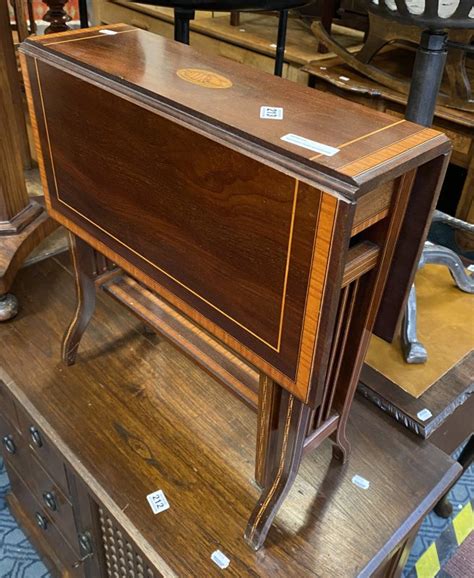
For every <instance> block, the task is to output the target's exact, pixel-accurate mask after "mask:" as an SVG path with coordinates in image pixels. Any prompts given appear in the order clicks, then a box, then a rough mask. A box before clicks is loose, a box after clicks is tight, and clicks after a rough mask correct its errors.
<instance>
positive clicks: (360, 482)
mask: <svg viewBox="0 0 474 578" xmlns="http://www.w3.org/2000/svg"><path fill="white" fill-rule="evenodd" d="M352 483H353V484H354V485H355V486H357V487H358V488H362V490H368V489H369V486H370V482H369V480H366V479H365V478H363V477H362V476H359V475H358V474H356V475H355V476H354V477H353V478H352Z"/></svg>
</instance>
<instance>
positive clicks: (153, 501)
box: [146, 490, 170, 514]
mask: <svg viewBox="0 0 474 578" xmlns="http://www.w3.org/2000/svg"><path fill="white" fill-rule="evenodd" d="M146 499H147V500H148V503H149V504H150V507H151V509H152V511H153V513H154V514H159V513H160V512H164V511H165V510H167V509H168V508H169V507H170V505H169V503H168V500H167V499H166V496H165V494H164V493H163V490H157V491H156V492H152V493H151V494H148V496H147V497H146Z"/></svg>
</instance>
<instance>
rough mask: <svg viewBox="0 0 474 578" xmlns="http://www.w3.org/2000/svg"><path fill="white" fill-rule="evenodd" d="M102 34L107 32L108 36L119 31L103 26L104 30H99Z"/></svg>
mask: <svg viewBox="0 0 474 578" xmlns="http://www.w3.org/2000/svg"><path fill="white" fill-rule="evenodd" d="M99 32H100V34H107V35H108V36H113V35H114V34H117V32H116V31H115V30H109V29H108V28H103V29H102V30H99Z"/></svg>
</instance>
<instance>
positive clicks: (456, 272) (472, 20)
mask: <svg viewBox="0 0 474 578" xmlns="http://www.w3.org/2000/svg"><path fill="white" fill-rule="evenodd" d="M370 12H371V13H372V14H373V17H372V21H371V24H373V25H375V24H376V23H378V24H377V30H378V31H379V33H378V35H377V33H374V34H373V36H372V37H371V35H370V33H369V38H368V39H367V41H366V44H365V46H364V48H363V49H362V50H361V52H360V53H359V54H358V56H357V57H354V56H353V55H351V54H349V53H348V52H347V51H346V50H344V49H342V48H341V47H338V46H337V43H335V42H334V41H333V40H331V39H330V38H329V36H328V34H327V33H326V32H325V31H324V29H323V27H322V26H321V25H320V26H319V33H320V34H321V39H322V41H323V42H327V44H328V46H329V47H331V48H333V49H335V50H337V52H338V54H339V55H340V56H342V58H343V59H344V61H345V62H346V63H347V64H349V65H351V66H355V68H356V70H359V71H361V72H363V73H364V74H367V75H368V76H369V77H370V78H372V79H375V80H378V81H379V82H382V83H383V84H386V85H387V86H389V87H390V88H395V89H397V90H400V91H401V92H403V90H404V89H407V87H409V93H408V98H407V106H406V111H405V117H406V118H407V119H408V120H412V121H414V122H417V123H419V124H422V125H425V126H431V125H432V123H433V118H434V114H435V106H436V101H437V98H438V97H439V95H440V88H441V86H442V78H443V73H444V70H445V66H446V60H447V54H448V53H447V50H448V47H451V48H454V52H455V54H454V56H453V55H451V62H450V67H449V68H448V73H449V72H450V73H451V74H448V78H449V80H450V89H451V90H450V93H449V95H448V98H450V100H448V104H450V105H451V106H458V107H459V106H462V108H465V109H466V110H473V106H474V100H472V98H471V89H470V79H469V78H468V76H467V72H466V69H465V54H466V52H471V51H472V50H473V48H472V46H471V44H470V41H471V37H472V34H473V33H472V30H471V29H472V28H474V10H473V6H472V2H471V1H470V0H461V1H460V2H457V3H451V4H449V3H444V4H443V5H442V6H441V3H437V2H432V3H430V4H423V6H414V5H413V4H411V5H408V4H407V3H406V2H405V1H403V0H400V1H398V2H397V3H396V4H395V2H387V1H386V0H382V1H381V2H380V3H379V2H377V3H375V2H372V3H371V5H370ZM379 18H380V20H379ZM385 19H388V21H389V22H391V21H392V20H394V21H395V22H398V21H400V22H401V23H402V24H401V27H400V26H395V30H392V29H391V28H389V29H388V32H385V29H384V25H385ZM404 24H405V25H406V24H408V25H410V26H411V28H409V29H408V33H407V34H408V37H409V38H416V35H417V32H416V30H417V29H418V30H422V32H421V39H420V41H419V46H418V48H417V49H416V58H415V62H414V66H413V70H412V74H411V79H410V82H409V83H406V82H405V83H403V82H402V81H400V80H398V79H397V78H396V77H394V76H392V75H390V74H388V73H387V72H386V71H383V70H380V69H377V68H375V67H374V66H373V65H368V64H367V62H369V61H370V60H371V59H372V58H373V57H374V55H375V54H376V53H377V52H378V51H379V50H380V48H382V47H383V46H384V44H388V43H390V42H394V41H397V40H399V37H400V36H402V41H403V40H406V37H407V34H404V32H403V25H404ZM400 28H401V30H402V32H401V34H400V32H399V31H400ZM446 29H454V30H455V31H456V33H457V36H456V38H457V41H456V42H453V41H452V40H448V34H447V32H445V30H446ZM459 30H460V32H459ZM419 34H420V32H419ZM460 34H461V36H460ZM459 39H462V40H463V41H464V43H462V42H459ZM461 87H462V90H461ZM453 93H455V94H454V98H452V96H453ZM438 218H439V217H438ZM442 218H443V219H444V220H445V221H446V222H449V221H450V219H449V216H447V215H446V216H442ZM453 225H454V226H455V227H456V228H459V227H462V228H464V229H466V230H467V231H468V232H469V233H471V234H472V233H474V224H468V223H464V224H459V223H456V222H455V221H454V222H453ZM421 249H422V247H420V260H419V265H418V267H422V266H423V265H424V264H425V263H438V264H442V265H445V266H447V267H448V268H449V269H450V271H451V273H452V275H453V278H454V280H455V281H456V283H457V284H458V287H459V288H460V289H461V290H463V291H467V292H469V293H474V279H473V278H471V276H470V275H468V274H466V273H465V272H464V267H463V264H462V262H461V260H460V259H459V257H458V256H457V254H456V253H454V252H453V251H452V250H450V249H448V248H446V247H437V246H433V245H432V244H426V245H425V246H424V248H423V253H421ZM411 275H412V279H413V277H414V271H412V272H411ZM387 290H390V284H389V286H388V289H387ZM402 335H403V349H404V354H405V359H406V361H407V363H425V362H426V360H427V352H426V349H425V347H424V346H423V345H422V344H421V343H420V342H419V341H418V339H417V333H416V289H415V285H414V284H412V286H411V290H410V294H409V296H407V300H406V307H405V314H404V317H403V326H402Z"/></svg>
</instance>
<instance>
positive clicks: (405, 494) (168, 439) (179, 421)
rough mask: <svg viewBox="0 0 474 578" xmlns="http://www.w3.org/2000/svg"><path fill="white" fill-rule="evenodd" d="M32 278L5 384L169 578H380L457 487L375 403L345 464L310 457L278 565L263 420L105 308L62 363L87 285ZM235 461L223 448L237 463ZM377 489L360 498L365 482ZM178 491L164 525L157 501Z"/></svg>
mask: <svg viewBox="0 0 474 578" xmlns="http://www.w3.org/2000/svg"><path fill="white" fill-rule="evenodd" d="M58 259H59V260H57V259H51V260H48V261H44V262H42V263H39V264H35V265H33V266H31V267H29V268H27V269H23V270H22V271H21V273H20V275H19V278H18V279H17V282H16V285H15V288H14V290H15V292H16V294H17V295H18V297H19V299H20V302H21V303H22V304H23V307H22V312H21V313H20V315H19V317H18V318H17V320H16V321H15V323H14V324H12V323H11V324H3V325H1V326H0V341H1V343H2V347H1V348H0V367H1V368H2V370H3V371H2V374H1V378H2V379H3V380H4V381H6V382H7V383H8V387H9V389H10V390H11V391H12V392H13V394H14V397H15V399H16V400H17V401H19V402H20V403H21V405H23V406H24V407H25V408H26V410H27V411H28V412H29V413H30V414H31V416H32V418H33V419H34V420H35V422H36V423H37V424H38V427H40V428H41V429H42V430H43V431H44V432H45V434H46V435H48V437H49V439H51V440H52V441H53V442H54V443H55V445H56V447H57V449H58V450H59V452H60V453H61V454H62V455H63V456H64V458H65V460H66V462H68V463H69V464H70V467H71V469H72V470H73V471H74V472H76V473H77V474H78V475H79V477H80V478H81V479H82V480H83V481H85V483H86V484H87V486H88V487H89V488H90V491H91V492H92V494H93V495H94V496H95V498H96V499H97V500H98V501H99V502H100V503H101V505H102V506H103V507H104V508H106V509H107V510H108V511H109V512H110V514H111V515H112V516H114V517H115V519H116V520H117V522H118V523H119V524H120V525H121V526H122V527H123V528H124V530H125V532H126V533H127V534H128V535H129V536H132V537H133V539H134V541H135V542H136V543H137V545H138V547H139V548H140V550H141V551H142V552H144V554H145V556H146V557H147V558H148V559H149V560H150V561H151V562H152V563H153V565H154V566H155V567H156V569H157V570H158V571H160V572H162V573H163V574H164V575H166V576H188V575H197V576H220V575H222V571H221V570H219V568H218V567H217V566H216V565H215V564H214V563H213V562H212V561H211V559H210V556H211V554H212V552H214V551H215V550H217V549H220V550H221V551H222V552H224V554H226V555H227V556H228V557H229V558H230V560H231V562H230V566H229V567H228V569H227V570H226V571H225V572H226V574H227V575H229V576H236V577H241V576H262V577H263V576H272V577H279V576H281V577H285V578H286V577H287V576H293V575H294V576H356V575H360V576H369V575H371V574H372V573H374V572H375V571H376V570H377V568H379V567H381V566H383V564H384V561H385V562H386V561H387V560H388V559H390V558H391V556H392V554H393V552H396V551H397V547H398V545H400V544H401V543H402V542H404V540H405V539H406V538H407V536H409V534H410V532H411V531H413V530H414V529H415V528H416V525H417V524H418V523H419V521H420V520H421V518H422V517H423V515H424V514H425V513H426V512H427V511H429V510H430V509H431V507H432V506H433V505H434V503H435V502H436V501H437V500H438V498H439V497H440V496H441V495H442V494H443V492H444V491H445V490H446V489H447V488H448V487H449V486H450V485H451V484H452V483H453V481H454V480H455V479H456V477H457V476H458V475H459V471H460V468H459V466H458V464H456V463H455V462H453V460H452V459H451V458H449V457H447V456H446V455H445V454H444V453H442V452H441V451H439V450H438V449H436V448H434V447H433V446H432V445H431V444H430V443H426V442H423V441H421V440H419V439H418V438H417V437H416V436H414V435H412V434H409V433H407V432H406V430H404V428H402V427H400V426H399V425H398V424H396V423H395V422H394V421H393V420H392V419H390V418H389V417H388V416H384V415H383V414H381V413H380V412H379V411H378V410H377V409H376V408H375V407H373V406H372V405H371V404H368V403H367V402H366V401H364V400H360V399H356V400H355V403H354V407H353V411H352V414H351V418H350V423H349V430H350V431H349V433H350V437H351V439H352V442H353V452H352V455H351V459H350V460H349V462H348V464H347V465H346V466H341V465H340V464H338V463H337V462H331V447H330V443H329V440H328V441H327V442H325V443H324V444H323V445H322V446H321V448H320V450H319V451H318V452H316V453H312V454H310V455H308V456H306V457H305V459H304V461H303V465H302V468H301V470H300V471H301V475H300V476H299V477H298V479H297V481H296V482H295V485H294V487H293V490H292V492H291V494H290V496H289V498H288V500H287V501H286V502H285V504H284V506H283V507H282V509H281V511H280V514H279V516H278V518H277V521H276V525H275V526H274V527H273V529H272V530H271V531H270V534H269V537H268V541H267V547H266V549H265V551H264V552H259V553H254V552H252V551H251V550H250V549H249V548H248V547H247V545H246V544H245V543H244V541H243V538H242V532H243V528H244V526H245V521H246V519H247V517H248V514H249V512H250V510H251V508H252V507H253V505H254V501H255V498H256V496H257V493H258V491H257V489H256V488H255V487H254V485H253V483H252V478H253V462H254V451H255V449H254V439H255V427H256V418H255V414H254V413H253V412H252V411H251V410H250V409H249V408H248V407H246V406H245V405H244V404H242V403H240V402H239V401H238V400H237V399H236V398H234V396H232V395H231V394H229V393H228V392H226V390H224V389H223V388H222V387H221V386H220V385H219V384H217V383H216V382H215V381H214V380H213V379H212V378H211V377H210V376H209V375H207V374H206V373H205V372H203V371H202V370H200V369H199V368H197V366H196V365H195V364H194V363H192V362H191V361H190V360H188V359H187V358H186V357H185V356H184V355H182V354H181V353H178V352H177V351H176V350H175V349H174V348H173V347H172V346H171V345H170V344H169V343H167V342H166V341H163V340H156V339H155V338H154V337H153V336H148V337H145V336H144V335H143V334H142V331H141V325H140V323H139V322H138V321H137V320H136V319H135V318H134V317H133V316H132V314H131V313H130V312H128V311H127V310H126V309H124V308H123V307H121V306H119V305H118V304H117V303H116V302H114V301H112V300H111V299H110V298H108V297H105V296H101V295H99V298H98V306H97V309H96V314H95V316H94V318H93V320H92V322H91V325H90V330H89V331H88V332H87V333H86V334H85V336H84V348H83V359H82V362H81V363H80V364H77V365H75V366H73V367H70V368H66V367H65V366H64V365H62V364H61V363H59V340H60V336H61V334H62V332H63V325H64V319H65V318H66V317H69V316H70V314H71V313H72V311H73V308H74V283H73V279H72V276H71V274H70V273H69V272H68V271H67V270H66V268H65V267H69V265H68V264H67V261H65V259H64V257H59V258H58ZM224 448H225V450H224ZM356 474H358V475H361V476H363V477H364V478H366V479H367V480H369V481H370V488H369V490H362V489H361V488H358V487H357V486H355V485H354V484H353V483H352V482H351V480H352V478H353V476H354V475H356ZM157 489H162V490H163V491H164V492H165V495H166V496H167V498H168V500H169V502H170V506H171V507H170V509H169V510H167V511H165V512H162V513H161V514H158V515H153V514H152V512H151V510H150V507H149V505H148V503H147V501H146V495H147V494H148V493H150V492H152V491H155V490H157Z"/></svg>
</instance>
